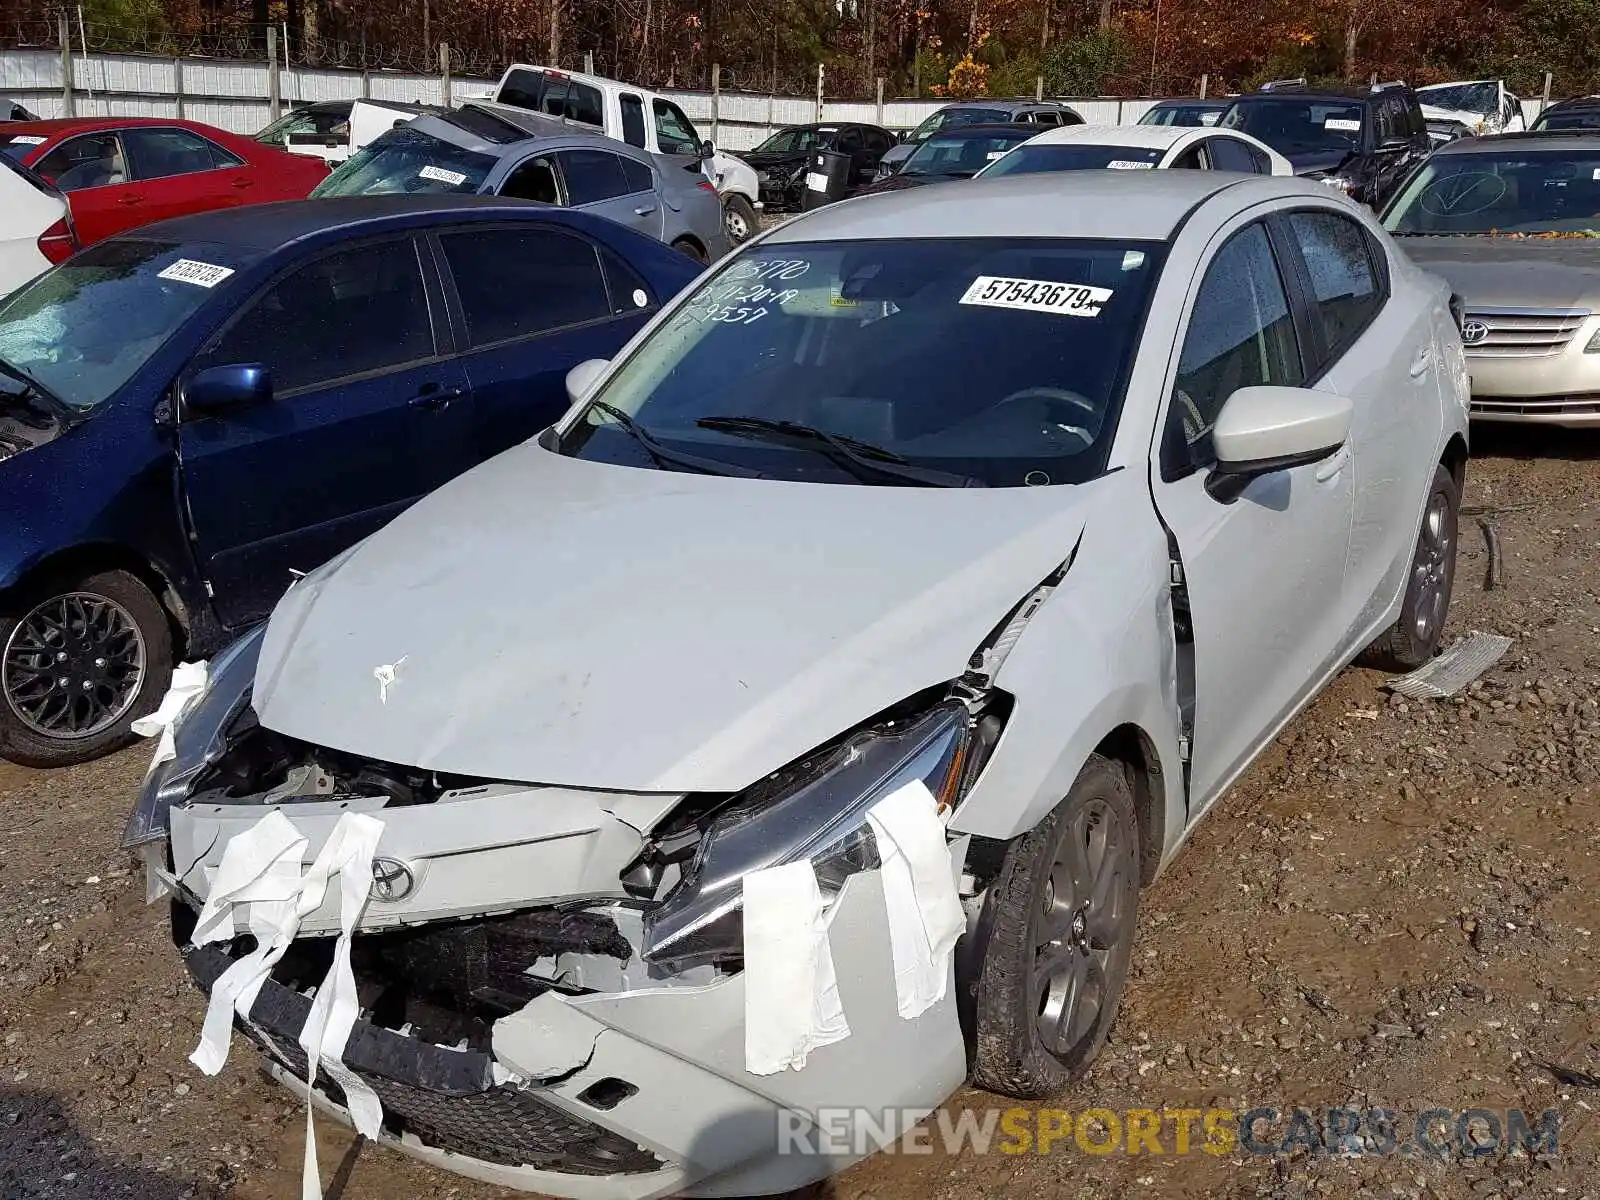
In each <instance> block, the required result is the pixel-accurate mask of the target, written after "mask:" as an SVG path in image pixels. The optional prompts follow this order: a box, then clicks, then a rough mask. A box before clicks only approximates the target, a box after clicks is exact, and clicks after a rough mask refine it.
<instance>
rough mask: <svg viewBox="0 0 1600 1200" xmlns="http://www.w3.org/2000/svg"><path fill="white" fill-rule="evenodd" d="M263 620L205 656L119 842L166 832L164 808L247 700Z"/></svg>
mask: <svg viewBox="0 0 1600 1200" xmlns="http://www.w3.org/2000/svg"><path fill="white" fill-rule="evenodd" d="M266 632H267V627H266V625H264V624H263V625H258V626H257V627H256V628H255V629H252V630H251V631H250V632H249V633H247V634H245V635H244V636H243V637H241V638H239V639H238V640H237V641H235V642H233V643H232V644H231V645H229V646H228V647H227V648H226V649H224V650H223V651H222V652H221V653H220V654H218V655H217V656H216V657H215V658H213V659H212V660H211V665H210V667H209V669H208V670H207V673H206V687H205V690H204V691H202V692H201V693H200V694H199V695H198V696H196V697H195V698H194V699H193V700H191V701H190V702H189V706H188V707H187V708H186V709H184V711H183V712H182V713H180V714H179V715H178V719H177V720H176V721H174V722H173V724H172V738H173V748H174V750H175V753H174V754H173V756H172V757H171V758H168V759H167V760H165V761H164V762H159V763H152V764H151V766H150V772H149V774H147V775H146V776H145V780H144V784H143V785H142V786H141V787H140V789H139V800H138V802H137V803H136V804H135V805H134V808H133V813H132V814H131V815H130V816H129V817H128V825H127V828H126V829H125V830H124V831H123V834H122V844H123V846H124V847H126V848H127V849H130V850H132V849H135V848H137V847H139V846H142V845H144V844H145V843H147V842H159V841H162V840H163V839H165V838H166V836H167V812H168V810H169V809H170V808H171V807H172V806H173V804H175V803H177V802H178V801H180V800H182V799H183V798H184V797H185V796H187V795H188V794H189V790H190V789H191V788H192V787H193V786H194V781H195V777H196V776H198V775H199V774H200V773H201V772H202V771H203V770H205V768H206V767H207V766H208V765H210V763H211V762H212V761H214V760H215V759H216V757H217V756H218V755H219V754H220V753H221V752H222V750H223V744H224V738H225V735H226V734H227V731H228V728H229V726H230V725H232V723H233V720H234V718H235V717H236V716H238V714H239V710H240V709H241V708H243V707H244V706H245V705H246V704H247V703H249V700H250V689H251V687H252V685H253V684H254V683H255V677H256V660H257V659H258V658H259V657H260V655H261V641H262V639H263V638H264V637H265V636H266Z"/></svg>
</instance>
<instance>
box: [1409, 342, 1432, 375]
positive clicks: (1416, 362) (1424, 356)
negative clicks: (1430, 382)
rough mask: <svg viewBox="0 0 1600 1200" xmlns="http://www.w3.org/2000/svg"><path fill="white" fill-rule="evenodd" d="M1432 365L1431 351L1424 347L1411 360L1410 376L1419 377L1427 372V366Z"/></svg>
mask: <svg viewBox="0 0 1600 1200" xmlns="http://www.w3.org/2000/svg"><path fill="white" fill-rule="evenodd" d="M1432 365H1433V351H1431V350H1428V349H1424V350H1423V351H1422V352H1421V353H1419V354H1418V355H1417V357H1416V358H1414V359H1412V360H1411V378H1413V379H1421V378H1422V377H1423V376H1424V375H1426V374H1427V373H1428V368H1429V367H1431V366H1432Z"/></svg>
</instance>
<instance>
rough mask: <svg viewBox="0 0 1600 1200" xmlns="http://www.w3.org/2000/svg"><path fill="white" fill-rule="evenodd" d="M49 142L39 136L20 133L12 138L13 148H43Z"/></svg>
mask: <svg viewBox="0 0 1600 1200" xmlns="http://www.w3.org/2000/svg"><path fill="white" fill-rule="evenodd" d="M47 140H48V139H47V138H42V137H40V136H39V135H38V134H33V133H19V134H16V135H14V136H13V137H12V139H11V144H12V145H13V146H42V145H44V144H45V142H46V141H47Z"/></svg>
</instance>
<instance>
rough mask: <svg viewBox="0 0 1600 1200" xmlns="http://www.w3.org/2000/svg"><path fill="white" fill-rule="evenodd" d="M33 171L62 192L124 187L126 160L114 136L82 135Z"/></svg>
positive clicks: (50, 155)
mask: <svg viewBox="0 0 1600 1200" xmlns="http://www.w3.org/2000/svg"><path fill="white" fill-rule="evenodd" d="M33 169H34V170H35V171H36V172H38V173H39V174H40V175H41V176H43V177H44V178H45V179H47V180H49V181H50V182H51V183H53V184H55V185H56V186H57V187H58V188H60V189H61V190H62V191H63V192H77V191H82V190H83V189H85V188H96V187H108V186H110V185H111V184H115V183H127V182H128V180H129V179H130V178H132V176H130V175H129V174H128V160H127V157H126V156H125V155H124V154H123V150H122V140H121V139H120V138H118V137H117V135H116V134H115V133H85V134H82V135H80V136H78V137H75V138H68V139H67V140H66V141H64V142H62V143H61V145H59V146H57V147H56V148H55V149H54V150H52V151H50V153H49V154H46V155H45V156H44V157H43V158H41V159H40V160H39V161H38V162H37V163H35V164H34V167H33Z"/></svg>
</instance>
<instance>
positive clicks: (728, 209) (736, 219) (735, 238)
mask: <svg viewBox="0 0 1600 1200" xmlns="http://www.w3.org/2000/svg"><path fill="white" fill-rule="evenodd" d="M722 224H723V228H724V229H726V230H727V231H728V241H729V242H731V243H732V244H733V245H735V246H737V245H740V244H741V243H743V242H748V241H749V240H750V239H751V238H753V237H755V235H756V229H757V227H758V225H757V220H756V210H755V207H754V206H753V205H752V204H751V203H750V201H748V200H746V199H745V198H744V197H743V196H741V195H739V194H738V193H737V192H733V193H730V194H729V196H728V199H727V200H726V202H724V204H723V206H722Z"/></svg>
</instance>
